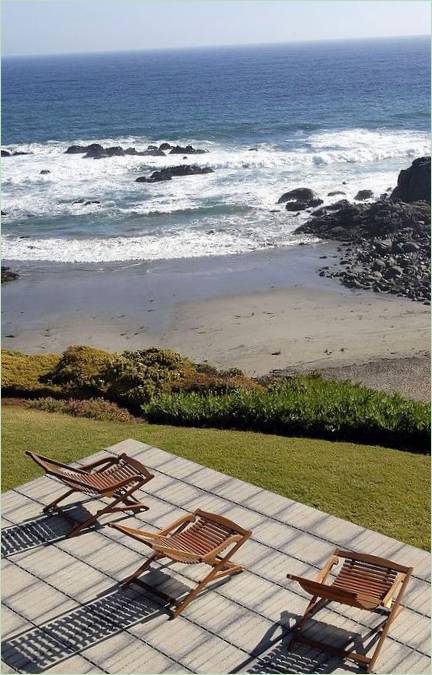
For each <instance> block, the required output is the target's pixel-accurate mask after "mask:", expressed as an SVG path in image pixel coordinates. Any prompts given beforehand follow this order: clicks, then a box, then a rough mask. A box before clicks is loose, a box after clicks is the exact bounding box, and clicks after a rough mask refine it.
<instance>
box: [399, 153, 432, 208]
mask: <svg viewBox="0 0 432 675" xmlns="http://www.w3.org/2000/svg"><path fill="white" fill-rule="evenodd" d="M390 199H392V200H393V201H396V200H399V201H402V202H408V203H411V202H418V201H425V202H428V203H429V204H430V203H431V158H430V157H419V158H418V159H415V160H414V161H413V163H412V164H411V166H410V167H409V168H408V169H404V170H403V171H401V172H400V174H399V177H398V182H397V186H396V187H395V189H394V190H393V192H392V194H391V196H390Z"/></svg>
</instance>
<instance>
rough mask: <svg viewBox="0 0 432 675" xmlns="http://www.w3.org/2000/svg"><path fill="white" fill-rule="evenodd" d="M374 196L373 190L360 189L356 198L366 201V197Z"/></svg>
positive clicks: (359, 200)
mask: <svg viewBox="0 0 432 675" xmlns="http://www.w3.org/2000/svg"><path fill="white" fill-rule="evenodd" d="M373 196H374V193H373V192H372V190H359V191H358V192H357V194H356V196H355V197H354V199H355V200H356V201H357V202H364V201H366V199H372V198H373Z"/></svg>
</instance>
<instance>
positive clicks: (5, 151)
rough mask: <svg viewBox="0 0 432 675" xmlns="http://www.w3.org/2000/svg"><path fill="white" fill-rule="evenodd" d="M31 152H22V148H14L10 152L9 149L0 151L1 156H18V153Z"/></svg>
mask: <svg viewBox="0 0 432 675" xmlns="http://www.w3.org/2000/svg"><path fill="white" fill-rule="evenodd" d="M32 154H33V153H32V152H23V150H14V151H13V152H11V151H10V150H2V151H1V156H2V157H18V156H19V155H32Z"/></svg>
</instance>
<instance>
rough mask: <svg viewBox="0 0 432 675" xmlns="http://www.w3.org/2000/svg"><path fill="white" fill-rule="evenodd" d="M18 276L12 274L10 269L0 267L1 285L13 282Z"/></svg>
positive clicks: (16, 273) (14, 273) (15, 273)
mask: <svg viewBox="0 0 432 675" xmlns="http://www.w3.org/2000/svg"><path fill="white" fill-rule="evenodd" d="M18 277H19V274H18V272H12V270H11V268H10V267H5V266H4V265H2V266H1V282H2V284H6V283H7V282H8V281H13V280H14V279H18Z"/></svg>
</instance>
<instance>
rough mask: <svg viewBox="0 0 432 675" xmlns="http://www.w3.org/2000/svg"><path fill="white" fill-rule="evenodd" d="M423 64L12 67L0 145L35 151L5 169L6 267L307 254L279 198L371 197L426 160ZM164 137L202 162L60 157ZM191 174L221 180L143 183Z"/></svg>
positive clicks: (173, 61)
mask: <svg viewBox="0 0 432 675" xmlns="http://www.w3.org/2000/svg"><path fill="white" fill-rule="evenodd" d="M429 64H430V44H429V39H428V38H426V37H424V38H400V39H382V40H363V41H359V40H358V41H346V42H345V41H342V42H321V43H303V44H290V45H276V46H250V47H232V48H231V47H230V48H211V49H189V50H177V51H152V52H133V53H117V54H113V53H111V54H109V53H107V54H94V55H78V56H77V55H68V56H56V57H33V58H24V57H19V58H4V59H3V60H2V121H3V124H2V134H3V135H2V148H4V149H7V150H13V151H22V152H31V153H32V154H29V155H22V156H16V157H7V158H4V159H3V160H2V210H3V211H5V212H6V216H4V217H3V218H2V228H3V256H4V258H5V259H6V260H8V261H11V262H12V261H19V264H20V268H22V267H23V266H24V267H25V265H26V264H29V265H31V264H34V263H41V262H48V263H50V264H51V263H68V264H71V263H97V264H99V265H100V264H103V263H117V262H125V261H134V260H163V259H165V260H169V259H180V258H192V257H201V256H220V255H226V254H240V253H246V252H250V251H259V250H263V249H271V248H281V247H286V246H295V245H297V244H299V243H302V242H303V241H305V238H304V237H299V236H298V235H294V233H293V232H294V230H295V228H296V227H297V226H298V225H299V224H300V223H301V222H302V220H303V219H304V218H305V217H306V216H305V214H304V213H303V214H300V215H298V216H297V215H295V214H294V213H288V212H287V211H286V210H285V209H284V208H283V206H284V205H277V200H278V198H279V197H280V195H281V194H282V193H283V192H285V191H287V190H289V189H291V188H295V187H303V186H304V187H310V188H312V189H313V190H315V191H316V192H317V193H318V195H319V196H320V197H321V198H322V199H324V203H328V202H329V201H332V200H335V199H339V198H340V196H338V197H330V196H328V192H331V191H335V190H337V191H342V192H345V194H346V198H348V199H352V198H353V197H354V196H355V194H356V193H357V191H358V190H360V189H364V188H367V189H372V190H373V191H374V194H375V196H378V195H379V194H380V193H382V192H384V191H385V190H387V189H388V188H389V187H392V186H394V185H395V183H396V179H397V175H398V172H399V171H400V169H402V168H405V167H407V166H409V165H410V164H411V162H412V160H413V159H414V158H415V157H418V156H420V155H423V154H426V153H429V151H430V140H429V136H430V133H429V131H430V108H429V102H430V91H429V82H430V79H429V77H430V76H429V70H430V66H429ZM164 141H168V142H170V143H173V144H177V143H178V144H180V145H187V144H192V145H193V146H194V147H197V148H202V149H205V150H207V151H208V152H207V153H205V154H202V155H196V156H194V155H190V156H188V159H187V160H183V159H182V156H181V155H168V154H167V155H166V156H165V157H139V156H138V157H137V156H125V157H110V158H105V159H98V160H94V159H83V157H82V155H67V154H64V153H65V150H66V148H67V147H68V146H69V145H72V144H89V143H94V142H97V143H101V144H102V145H104V146H113V145H121V146H123V147H128V146H135V147H136V148H137V149H138V150H141V149H145V147H146V146H147V145H148V144H157V145H159V144H160V143H162V142H164ZM182 163H190V164H199V165H201V166H205V167H210V168H212V169H213V170H214V172H213V173H209V174H202V175H195V176H188V177H182V178H173V179H172V180H171V181H168V182H160V183H153V184H148V183H137V182H136V178H137V177H138V176H142V175H148V174H149V173H151V171H153V170H156V169H160V168H162V167H165V166H171V165H175V164H182ZM42 170H49V172H50V173H49V174H45V175H42V174H41V173H40V172H41V171H42ZM91 201H97V202H99V203H98V204H88V205H85V202H91ZM74 202H80V203H74Z"/></svg>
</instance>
